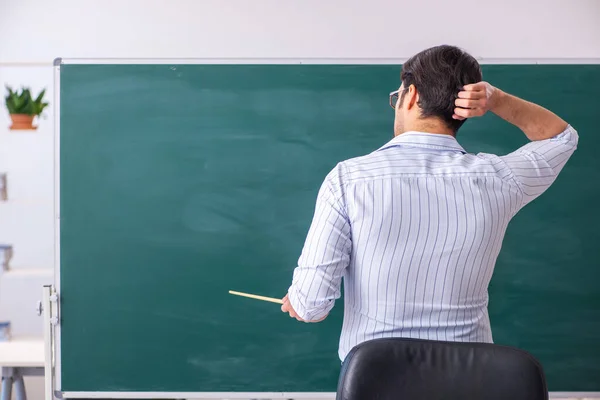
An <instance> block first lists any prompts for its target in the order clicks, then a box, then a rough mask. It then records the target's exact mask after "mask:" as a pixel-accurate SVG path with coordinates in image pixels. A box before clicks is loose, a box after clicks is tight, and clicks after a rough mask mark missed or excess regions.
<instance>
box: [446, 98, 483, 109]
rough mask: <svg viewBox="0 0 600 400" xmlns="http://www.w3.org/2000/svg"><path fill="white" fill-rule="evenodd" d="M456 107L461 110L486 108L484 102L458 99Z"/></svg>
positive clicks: (455, 103)
mask: <svg viewBox="0 0 600 400" xmlns="http://www.w3.org/2000/svg"><path fill="white" fill-rule="evenodd" d="M454 105H455V106H457V107H461V108H483V107H485V101H484V100H471V99H456V100H454Z"/></svg>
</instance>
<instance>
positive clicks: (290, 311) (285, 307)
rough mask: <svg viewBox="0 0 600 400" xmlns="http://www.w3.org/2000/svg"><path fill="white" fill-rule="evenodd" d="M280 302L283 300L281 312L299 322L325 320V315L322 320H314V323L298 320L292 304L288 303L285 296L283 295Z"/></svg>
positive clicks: (298, 317) (288, 300)
mask: <svg viewBox="0 0 600 400" xmlns="http://www.w3.org/2000/svg"><path fill="white" fill-rule="evenodd" d="M282 300H283V305H282V306H281V311H282V312H284V313H288V314H290V318H296V319H297V320H298V321H300V322H321V321H323V320H324V319H325V318H327V315H326V316H324V317H323V318H321V319H319V320H316V321H305V320H303V319H302V318H300V316H299V315H298V313H296V310H294V307H292V304H291V303H290V299H289V298H288V295H287V294H286V295H285V297H284V298H283V299H282Z"/></svg>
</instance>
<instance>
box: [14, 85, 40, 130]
mask: <svg viewBox="0 0 600 400" xmlns="http://www.w3.org/2000/svg"><path fill="white" fill-rule="evenodd" d="M6 89H7V90H8V93H7V95H6V98H5V100H6V108H8V113H9V114H10V118H11V120H12V126H11V127H10V129H13V130H15V129H37V126H33V119H34V118H35V117H36V116H39V115H41V114H42V111H44V108H46V107H47V106H48V103H45V102H44V94H45V93H46V89H44V90H42V91H41V92H40V94H39V95H38V96H37V97H36V98H35V99H34V98H33V97H32V96H31V91H30V90H29V89H27V88H21V91H20V92H19V91H13V90H12V89H11V88H10V87H8V86H7V87H6Z"/></svg>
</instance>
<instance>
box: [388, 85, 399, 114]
mask: <svg viewBox="0 0 600 400" xmlns="http://www.w3.org/2000/svg"><path fill="white" fill-rule="evenodd" d="M399 97H400V89H398V90H394V91H393V92H391V93H390V107H392V108H393V109H394V110H395V109H396V104H398V98H399Z"/></svg>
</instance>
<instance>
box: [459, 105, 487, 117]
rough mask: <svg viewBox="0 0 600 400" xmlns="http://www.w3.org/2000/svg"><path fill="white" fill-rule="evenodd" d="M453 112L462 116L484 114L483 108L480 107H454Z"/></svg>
mask: <svg viewBox="0 0 600 400" xmlns="http://www.w3.org/2000/svg"><path fill="white" fill-rule="evenodd" d="M454 114H455V115H457V116H459V117H463V118H473V117H480V116H482V115H483V114H485V110H483V109H482V108H460V107H457V108H455V109H454Z"/></svg>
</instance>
